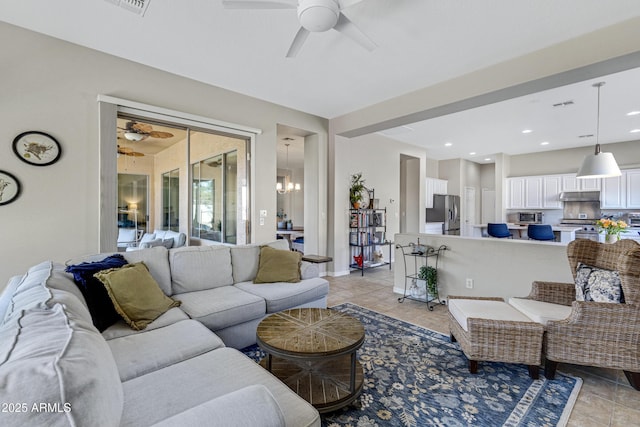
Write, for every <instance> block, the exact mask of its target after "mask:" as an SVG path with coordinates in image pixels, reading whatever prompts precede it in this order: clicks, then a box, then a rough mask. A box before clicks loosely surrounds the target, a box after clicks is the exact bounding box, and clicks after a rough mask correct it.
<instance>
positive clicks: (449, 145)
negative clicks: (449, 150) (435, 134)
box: [444, 142, 453, 147]
mask: <svg viewBox="0 0 640 427" xmlns="http://www.w3.org/2000/svg"><path fill="white" fill-rule="evenodd" d="M452 145H453V144H452V143H450V142H445V143H444V146H445V147H451V146H452Z"/></svg>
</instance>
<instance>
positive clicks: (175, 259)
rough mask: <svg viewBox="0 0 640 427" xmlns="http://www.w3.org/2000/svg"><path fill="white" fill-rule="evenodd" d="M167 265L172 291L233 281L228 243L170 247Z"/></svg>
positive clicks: (182, 291) (225, 284)
mask: <svg viewBox="0 0 640 427" xmlns="http://www.w3.org/2000/svg"><path fill="white" fill-rule="evenodd" d="M140 252H145V251H140ZM169 265H170V267H171V281H172V284H171V289H172V291H173V294H181V293H184V292H194V291H203V290H206V289H213V288H218V287H220V286H228V285H232V284H233V272H232V269H231V250H230V248H229V247H228V246H218V245H216V246H187V247H183V248H176V249H171V250H170V251H169Z"/></svg>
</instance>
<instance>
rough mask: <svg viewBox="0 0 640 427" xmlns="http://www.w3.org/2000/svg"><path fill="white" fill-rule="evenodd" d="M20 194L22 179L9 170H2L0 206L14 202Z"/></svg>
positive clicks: (0, 174)
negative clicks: (19, 179)
mask: <svg viewBox="0 0 640 427" xmlns="http://www.w3.org/2000/svg"><path fill="white" fill-rule="evenodd" d="M19 195H20V181H18V179H17V178H16V177H15V176H13V175H11V174H10V173H9V172H5V171H2V170H0V206H1V205H7V204H9V203H11V202H13V201H14V200H15V199H17V198H18V196H19Z"/></svg>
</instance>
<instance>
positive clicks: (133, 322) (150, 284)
mask: <svg viewBox="0 0 640 427" xmlns="http://www.w3.org/2000/svg"><path fill="white" fill-rule="evenodd" d="M95 277H96V278H97V279H98V280H100V281H101V282H102V283H103V284H104V287H105V288H106V289H107V292H108V293H109V298H111V301H112V302H113V306H114V307H115V309H116V311H117V312H118V314H119V315H120V316H122V318H123V319H124V321H125V322H127V324H128V325H129V326H131V327H132V328H133V329H135V330H137V331H140V330H142V329H144V328H146V327H147V325H148V324H149V323H151V322H153V321H154V320H155V319H157V318H158V317H159V316H160V315H161V314H163V313H164V312H166V311H167V310H169V309H170V308H171V307H177V306H179V305H180V301H175V300H173V299H171V298H169V297H168V296H166V295H165V294H164V292H162V289H160V286H159V285H158V283H157V282H156V281H155V279H154V278H153V277H152V276H151V273H149V269H148V268H147V266H146V265H145V264H144V263H142V262H139V263H136V264H128V265H125V266H124V267H120V268H112V269H109V270H104V271H101V272H99V273H96V274H95Z"/></svg>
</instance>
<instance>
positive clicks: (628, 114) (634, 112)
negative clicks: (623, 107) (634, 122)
mask: <svg viewBox="0 0 640 427" xmlns="http://www.w3.org/2000/svg"><path fill="white" fill-rule="evenodd" d="M638 114H640V111H630V112H628V113H627V116H637V115H638Z"/></svg>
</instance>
